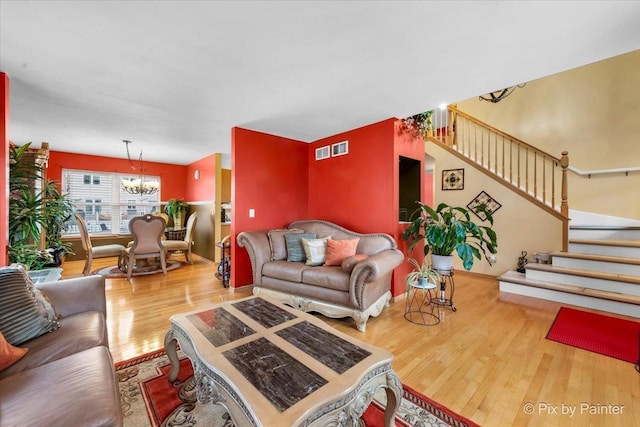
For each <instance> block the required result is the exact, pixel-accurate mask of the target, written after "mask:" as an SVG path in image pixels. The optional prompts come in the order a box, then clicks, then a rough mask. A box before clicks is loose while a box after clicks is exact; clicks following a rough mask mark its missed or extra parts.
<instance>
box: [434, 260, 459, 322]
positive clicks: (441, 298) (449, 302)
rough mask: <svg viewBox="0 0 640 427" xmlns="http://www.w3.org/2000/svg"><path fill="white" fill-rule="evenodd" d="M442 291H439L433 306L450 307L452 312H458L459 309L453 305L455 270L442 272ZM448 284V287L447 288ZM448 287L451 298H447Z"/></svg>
mask: <svg viewBox="0 0 640 427" xmlns="http://www.w3.org/2000/svg"><path fill="white" fill-rule="evenodd" d="M438 272H439V273H440V289H439V291H438V295H437V297H436V298H434V299H433V304H435V305H439V306H443V307H449V308H450V309H451V311H454V312H455V311H456V310H457V309H456V308H455V307H454V305H453V291H454V290H455V286H454V282H453V270H451V271H440V270H438ZM447 284H448V286H447ZM447 287H448V288H449V292H448V293H449V296H448V298H447Z"/></svg>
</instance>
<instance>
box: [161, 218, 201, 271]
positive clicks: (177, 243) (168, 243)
mask: <svg viewBox="0 0 640 427" xmlns="http://www.w3.org/2000/svg"><path fill="white" fill-rule="evenodd" d="M197 222H198V212H194V213H192V214H191V215H189V218H188V219H187V229H186V232H185V234H184V239H182V240H164V241H163V242H162V245H163V246H164V248H165V250H166V251H167V252H177V251H182V252H183V253H184V257H185V259H186V260H187V262H188V263H189V264H193V262H192V261H191V246H193V230H195V228H196V223H197Z"/></svg>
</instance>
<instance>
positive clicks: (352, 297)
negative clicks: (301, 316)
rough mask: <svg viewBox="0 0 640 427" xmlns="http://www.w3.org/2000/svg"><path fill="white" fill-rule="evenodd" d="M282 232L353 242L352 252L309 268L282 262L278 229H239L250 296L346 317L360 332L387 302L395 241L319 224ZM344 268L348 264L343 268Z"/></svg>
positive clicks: (396, 258) (398, 258) (398, 256)
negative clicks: (361, 256)
mask: <svg viewBox="0 0 640 427" xmlns="http://www.w3.org/2000/svg"><path fill="white" fill-rule="evenodd" d="M287 230H288V231H292V230H301V231H302V232H305V233H308V232H312V233H316V235H317V236H318V237H327V236H330V237H331V239H334V240H348V239H355V238H358V239H359V242H358V245H357V249H356V253H357V254H364V255H366V258H365V259H364V260H361V261H359V262H357V263H356V262H354V260H353V259H352V257H350V258H349V260H347V259H345V261H344V262H343V263H342V264H341V265H336V266H309V265H307V264H305V262H292V261H288V260H287V255H286V251H285V254H284V258H283V254H282V245H283V244H285V245H286V241H280V239H284V237H282V236H283V235H284V234H287V231H284V230H260V231H245V232H242V233H240V234H239V235H238V239H237V240H238V245H239V246H240V247H243V248H246V249H247V252H248V253H249V257H250V259H251V267H252V270H253V293H254V294H255V295H260V294H265V295H268V296H271V297H274V298H276V299H278V300H280V301H282V302H283V303H285V304H287V305H290V306H293V307H296V308H298V309H300V310H302V311H315V312H319V313H322V314H323V315H325V316H328V317H334V318H342V317H351V318H353V319H354V320H355V322H356V327H357V328H358V330H359V331H362V332H364V331H365V328H366V323H367V320H368V319H369V317H370V316H378V315H379V314H380V313H381V312H382V309H383V308H384V307H386V306H387V305H388V302H389V300H390V299H391V275H392V272H393V269H394V268H396V267H397V266H398V265H400V263H401V262H402V261H403V258H404V257H403V254H402V252H400V251H399V250H398V249H397V245H396V242H395V240H394V239H393V238H392V237H391V236H390V235H388V234H384V233H375V234H360V233H356V232H353V231H349V230H347V229H345V228H343V227H340V226H339V225H336V224H333V223H330V222H327V221H321V220H305V221H297V222H294V223H292V224H290V225H289V227H288V228H287ZM345 264H350V265H345Z"/></svg>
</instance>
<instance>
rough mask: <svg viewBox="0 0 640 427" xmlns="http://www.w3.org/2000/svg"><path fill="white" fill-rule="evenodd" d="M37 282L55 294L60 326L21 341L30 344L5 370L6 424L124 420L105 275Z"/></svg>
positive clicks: (0, 399) (0, 381)
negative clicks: (108, 320) (109, 331)
mask: <svg viewBox="0 0 640 427" xmlns="http://www.w3.org/2000/svg"><path fill="white" fill-rule="evenodd" d="M6 268H11V267H3V269H6ZM5 271H6V270H5ZM3 277H5V276H3ZM6 283H7V282H6V281H5V283H0V285H2V284H6ZM36 287H37V288H38V289H40V290H43V291H44V293H45V294H46V296H47V297H48V299H49V300H50V302H51V305H52V306H53V308H54V309H55V311H56V313H57V314H58V315H59V320H58V321H59V323H60V327H59V328H58V329H56V330H54V331H52V332H48V333H45V334H44V335H41V336H39V337H37V338H34V339H31V340H29V341H26V342H24V343H21V344H19V345H16V347H21V348H25V347H26V348H28V349H29V350H28V352H27V353H26V354H25V355H24V356H23V357H22V358H21V359H20V360H18V361H17V362H15V363H14V364H12V365H10V366H9V367H7V368H5V369H3V370H2V371H0V414H1V415H0V426H21V427H23V426H121V425H122V422H123V421H122V411H121V406H120V393H119V389H118V381H117V378H116V376H115V369H114V365H113V360H112V358H111V354H110V352H109V347H108V338H107V324H106V299H105V282H104V278H103V277H102V276H88V277H82V278H77V279H67V280H60V281H57V282H51V283H42V284H38V285H36ZM3 309H4V307H0V311H2V310H3ZM5 310H8V309H5ZM5 313H6V311H5ZM5 319H6V318H5ZM6 324H7V322H6V321H5V323H4V325H5V331H6V330H7V329H6ZM3 334H6V332H4V331H3Z"/></svg>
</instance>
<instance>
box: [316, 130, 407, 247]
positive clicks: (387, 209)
mask: <svg viewBox="0 0 640 427" xmlns="http://www.w3.org/2000/svg"><path fill="white" fill-rule="evenodd" d="M393 123H394V120H393V119H390V120H385V121H383V122H379V123H374V124H372V125H368V126H364V127H361V128H358V129H354V130H351V131H348V132H344V133H341V134H338V135H334V136H331V137H328V138H324V139H321V140H318V141H315V142H313V143H312V144H311V146H310V147H309V217H310V218H313V219H324V220H327V221H331V222H334V223H336V224H339V225H341V226H343V227H345V228H348V229H350V230H353V231H357V232H360V233H368V232H384V233H389V234H391V235H393V234H394V231H395V224H397V220H396V218H397V215H398V212H397V206H398V199H397V198H396V199H395V202H394V191H395V190H396V189H395V187H394V186H395V184H394V180H393V179H392V178H391V177H393V176H396V175H394V158H393V150H394V148H393V129H394V128H393ZM345 140H348V141H349V153H348V154H346V155H342V156H337V157H330V158H328V159H325V160H318V161H316V160H315V150H316V148H319V147H323V146H325V145H331V144H335V143H337V142H341V141H345ZM396 197H397V194H396ZM393 206H396V208H395V209H393Z"/></svg>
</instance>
